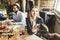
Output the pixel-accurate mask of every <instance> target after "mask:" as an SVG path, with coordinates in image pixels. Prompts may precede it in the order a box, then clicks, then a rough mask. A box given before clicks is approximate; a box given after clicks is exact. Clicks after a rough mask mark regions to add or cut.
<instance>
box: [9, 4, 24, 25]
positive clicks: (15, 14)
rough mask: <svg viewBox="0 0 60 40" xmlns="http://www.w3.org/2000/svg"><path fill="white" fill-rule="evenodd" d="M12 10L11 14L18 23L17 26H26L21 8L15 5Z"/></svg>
mask: <svg viewBox="0 0 60 40" xmlns="http://www.w3.org/2000/svg"><path fill="white" fill-rule="evenodd" d="M12 8H13V12H11V13H10V15H11V16H10V17H12V18H13V20H14V21H15V22H16V23H15V24H22V25H24V26H25V15H24V13H23V12H21V11H19V8H20V7H19V6H18V5H16V4H13V6H12Z"/></svg>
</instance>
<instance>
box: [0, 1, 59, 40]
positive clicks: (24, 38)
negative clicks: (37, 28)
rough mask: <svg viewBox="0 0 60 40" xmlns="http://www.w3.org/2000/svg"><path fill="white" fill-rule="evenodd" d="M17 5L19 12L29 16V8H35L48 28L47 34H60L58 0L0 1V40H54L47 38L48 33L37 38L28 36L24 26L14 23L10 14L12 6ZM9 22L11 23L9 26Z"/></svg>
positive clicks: (53, 39)
mask: <svg viewBox="0 0 60 40" xmlns="http://www.w3.org/2000/svg"><path fill="white" fill-rule="evenodd" d="M15 3H19V6H20V11H21V12H23V13H24V14H25V18H27V17H28V16H29V15H28V13H29V10H30V7H31V6H33V5H34V6H37V7H38V10H39V15H40V16H41V17H42V18H43V19H44V24H46V25H47V27H48V30H49V31H48V33H58V34H60V0H0V40H56V39H55V38H54V37H48V33H47V34H45V32H43V33H42V34H41V35H42V36H43V35H44V38H43V37H42V36H40V37H38V36H36V35H34V34H33V35H29V34H28V32H27V29H26V26H24V25H21V24H19V23H18V22H14V20H13V19H12V18H10V17H11V15H13V14H10V15H9V13H10V12H12V8H11V7H12V5H13V4H15ZM10 22H13V24H12V25H11V23H10Z"/></svg>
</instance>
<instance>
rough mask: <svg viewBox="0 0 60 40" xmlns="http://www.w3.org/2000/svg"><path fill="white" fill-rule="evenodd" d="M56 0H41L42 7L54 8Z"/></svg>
mask: <svg viewBox="0 0 60 40" xmlns="http://www.w3.org/2000/svg"><path fill="white" fill-rule="evenodd" d="M54 2H55V0H40V8H41V9H43V8H49V9H53V7H54Z"/></svg>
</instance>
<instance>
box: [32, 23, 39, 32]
mask: <svg viewBox="0 0 60 40" xmlns="http://www.w3.org/2000/svg"><path fill="white" fill-rule="evenodd" d="M39 27H40V24H35V26H34V27H33V28H32V32H35V30H37V29H38V28H39Z"/></svg>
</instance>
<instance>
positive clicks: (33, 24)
mask: <svg viewBox="0 0 60 40" xmlns="http://www.w3.org/2000/svg"><path fill="white" fill-rule="evenodd" d="M26 24H27V32H28V33H29V34H30V35H31V34H37V32H38V30H40V29H39V28H40V25H43V26H44V27H45V26H46V25H44V22H43V19H42V18H41V17H40V16H39V11H38V9H37V7H32V8H31V9H30V12H29V16H28V17H27V18H26Z"/></svg>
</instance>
